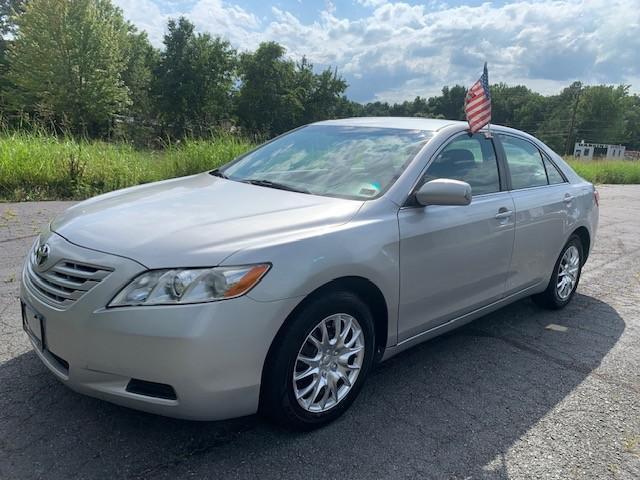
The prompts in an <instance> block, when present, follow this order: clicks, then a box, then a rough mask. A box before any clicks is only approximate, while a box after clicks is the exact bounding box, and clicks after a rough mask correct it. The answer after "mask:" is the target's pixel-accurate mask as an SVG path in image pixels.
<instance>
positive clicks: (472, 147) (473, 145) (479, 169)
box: [424, 134, 500, 195]
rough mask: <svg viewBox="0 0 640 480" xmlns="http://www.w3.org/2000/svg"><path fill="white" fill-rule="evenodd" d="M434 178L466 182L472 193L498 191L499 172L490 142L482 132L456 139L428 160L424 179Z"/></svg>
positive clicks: (427, 180) (480, 193)
mask: <svg viewBox="0 0 640 480" xmlns="http://www.w3.org/2000/svg"><path fill="white" fill-rule="evenodd" d="M436 178H451V179H453V180H462V181H463V182H467V183H468V184H469V185H471V191H472V193H473V195H482V194H484V193H493V192H499V191H500V175H499V174H498V163H497V160H496V151H495V149H494V148H493V142H492V141H491V140H488V139H487V138H485V136H484V135H481V134H476V135H473V136H472V137H470V136H468V135H464V136H461V137H457V138H455V139H454V140H452V141H451V142H450V143H449V144H448V145H447V146H446V147H445V148H444V150H442V152H440V153H439V154H438V156H437V157H436V158H435V159H434V160H433V162H431V165H429V168H428V169H427V173H426V174H425V177H424V182H429V181H431V180H435V179H436Z"/></svg>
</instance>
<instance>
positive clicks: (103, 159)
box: [0, 133, 640, 201]
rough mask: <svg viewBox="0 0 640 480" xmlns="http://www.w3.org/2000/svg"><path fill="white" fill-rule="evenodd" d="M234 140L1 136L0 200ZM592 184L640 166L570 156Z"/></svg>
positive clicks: (140, 170) (193, 157) (85, 187)
mask: <svg viewBox="0 0 640 480" xmlns="http://www.w3.org/2000/svg"><path fill="white" fill-rule="evenodd" d="M251 146H252V144H251V143H250V142H248V141H245V140H242V139H238V138H235V137H229V136H227V137H219V138H212V139H210V140H186V141H184V142H180V143H176V144H171V145H167V146H166V148H164V149H163V150H160V151H152V150H137V149H135V148H133V147H132V146H131V145H128V144H125V143H107V142H99V141H90V142H85V141H77V140H72V139H64V138H63V139H60V138H55V137H51V136H47V135H43V134H27V133H14V134H6V133H5V134H0V201H24V200H53V199H80V198H87V197H90V196H93V195H97V194H99V193H103V192H107V191H111V190H115V189H118V188H124V187H127V186H130V185H136V184H139V183H146V182H152V181H155V180H161V179H165V178H172V177H178V176H182V175H189V174H193V173H197V172H203V171H206V170H210V169H213V168H215V167H217V166H219V165H222V164H224V163H226V162H228V161H229V160H231V159H232V158H234V157H236V156H238V155H239V154H241V153H243V152H244V151H246V150H247V149H249V148H251ZM568 161H569V163H570V164H571V165H572V166H573V168H575V170H576V171H577V172H578V173H579V174H580V175H582V176H583V177H584V178H586V179H588V180H590V181H592V182H594V183H640V162H630V161H593V162H588V163H587V162H582V161H578V160H576V159H572V158H569V159H568Z"/></svg>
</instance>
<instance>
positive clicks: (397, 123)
mask: <svg viewBox="0 0 640 480" xmlns="http://www.w3.org/2000/svg"><path fill="white" fill-rule="evenodd" d="M313 125H341V126H345V127H374V128H397V129H404V130H426V131H430V132H437V131H439V130H442V129H443V128H445V127H450V126H452V125H455V126H457V127H459V128H460V130H466V129H468V128H469V124H468V123H467V122H466V121H461V120H445V119H441V118H423V117H352V118H341V119H337V120H324V121H321V122H316V123H313ZM491 128H492V129H494V128H495V130H496V131H499V132H510V133H517V134H520V135H524V136H527V137H530V138H534V137H532V136H531V135H529V134H528V133H526V132H523V131H521V130H517V129H515V128H511V127H505V126H502V125H496V124H493V123H492V124H491ZM483 130H484V128H483Z"/></svg>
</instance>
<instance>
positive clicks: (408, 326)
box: [398, 133, 515, 341]
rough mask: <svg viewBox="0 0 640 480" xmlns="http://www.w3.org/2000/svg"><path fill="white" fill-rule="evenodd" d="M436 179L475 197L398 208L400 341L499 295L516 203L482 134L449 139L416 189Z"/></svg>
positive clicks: (512, 235) (511, 239)
mask: <svg viewBox="0 0 640 480" xmlns="http://www.w3.org/2000/svg"><path fill="white" fill-rule="evenodd" d="M435 178H450V179H456V180H463V181H465V182H467V183H469V184H470V185H471V188H472V193H473V200H472V202H471V204H470V205H466V206H443V205H429V206H427V207H424V206H406V207H403V208H401V209H400V211H399V213H398V223H399V228H400V312H399V314H400V320H399V331H398V335H399V340H400V341H402V340H405V339H407V338H410V337H412V336H414V335H417V334H419V333H421V332H423V331H426V330H429V329H431V328H433V327H435V326H438V325H439V324H442V323H445V322H447V321H449V320H451V319H452V318H455V317H458V316H460V315H462V314H464V313H467V312H470V311H473V310H475V309H477V308H479V307H481V306H483V305H486V304H489V303H491V302H493V301H495V300H498V299H500V298H501V297H502V296H503V295H504V290H505V283H506V277H507V271H508V268H509V262H510V260H511V251H512V248H513V241H514V225H515V221H514V220H515V218H514V209H515V207H514V204H513V200H512V199H511V195H510V194H509V192H508V191H506V187H505V186H504V185H502V184H501V181H500V175H499V164H498V161H497V158H496V151H495V148H494V145H493V142H492V140H491V139H487V138H485V137H484V135H481V134H476V135H473V136H469V135H468V134H466V133H465V134H461V135H458V136H457V137H454V138H453V139H452V140H450V141H449V142H448V143H447V144H446V145H445V146H444V147H443V149H442V150H441V151H440V152H439V153H437V154H436V157H435V158H434V160H433V161H432V162H431V164H430V165H429V167H428V168H427V170H426V172H425V174H424V176H423V177H422V178H421V181H420V182H419V183H418V187H419V186H420V185H422V184H423V183H424V182H427V181H430V180H433V179H435Z"/></svg>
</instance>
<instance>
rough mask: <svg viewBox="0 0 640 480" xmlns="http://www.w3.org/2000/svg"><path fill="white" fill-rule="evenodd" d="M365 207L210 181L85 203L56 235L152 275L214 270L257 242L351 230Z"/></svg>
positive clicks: (202, 178)
mask: <svg viewBox="0 0 640 480" xmlns="http://www.w3.org/2000/svg"><path fill="white" fill-rule="evenodd" d="M362 203H363V202H361V201H354V200H344V199H337V198H329V197H321V196H316V195H307V194H303V193H296V192H289V191H284V190H276V189H273V188H266V187H260V186H256V185H249V184H245V183H240V182H235V181H231V180H226V179H222V178H218V177H214V176H212V175H209V174H207V173H204V174H199V175H194V176H191V177H183V178H178V179H173V180H167V181H163V182H157V183H152V184H148V185H142V186H138V187H133V188H128V189H125V190H120V191H116V192H112V193H108V194H105V195H100V196H98V197H95V198H92V199H90V200H87V201H84V202H81V203H79V204H77V205H75V206H73V207H71V208H70V209H69V210H67V211H66V212H65V213H64V214H62V215H61V216H60V217H58V218H57V219H56V220H54V221H53V222H52V224H51V230H52V231H54V232H56V233H57V234H59V235H60V236H62V237H64V238H65V239H67V240H68V241H70V242H72V243H74V244H76V245H79V246H82V247H86V248H91V249H94V250H99V251H102V252H107V253H112V254H115V255H120V256H123V257H128V258H131V259H133V260H136V261H137V262H139V263H142V264H143V265H145V266H146V267H148V268H164V267H178V266H182V267H189V266H215V265H218V264H220V263H221V262H222V261H223V260H224V259H225V258H226V257H228V256H229V255H231V254H233V253H234V252H236V251H238V250H240V249H242V248H244V247H246V246H248V245H255V244H256V242H269V241H274V240H275V239H277V238H282V236H296V235H309V234H315V233H316V232H317V233H318V234H320V233H322V232H323V231H326V229H327V228H328V227H332V226H337V225H341V224H344V223H346V222H348V221H349V220H350V219H351V218H352V217H353V216H354V215H355V213H356V212H357V211H358V209H359V208H360V207H361V206H362ZM265 261H268V259H265Z"/></svg>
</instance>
